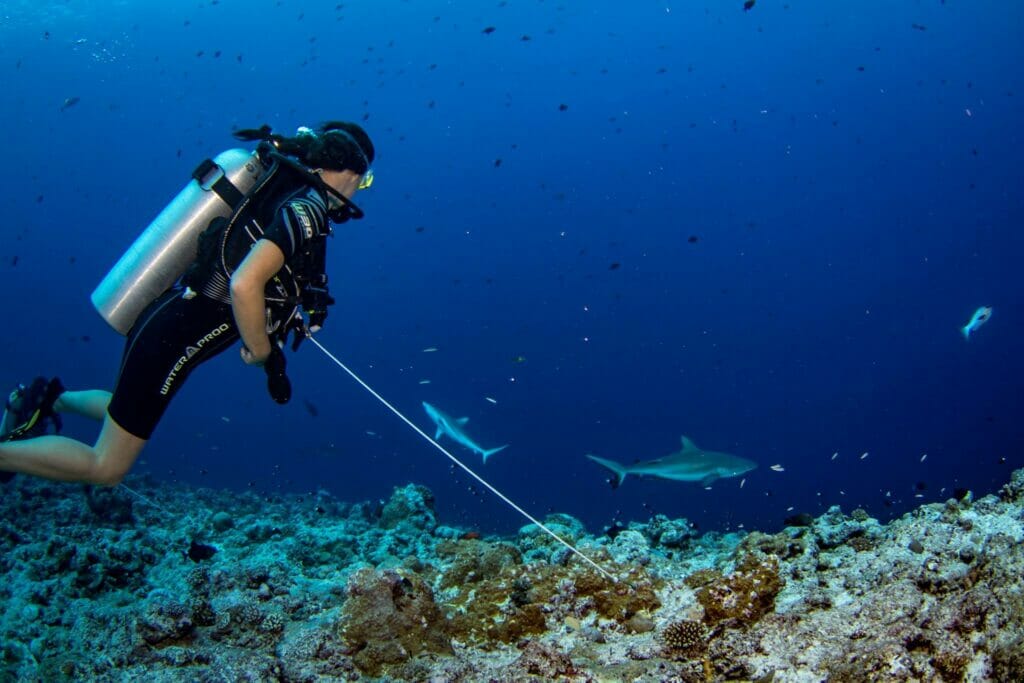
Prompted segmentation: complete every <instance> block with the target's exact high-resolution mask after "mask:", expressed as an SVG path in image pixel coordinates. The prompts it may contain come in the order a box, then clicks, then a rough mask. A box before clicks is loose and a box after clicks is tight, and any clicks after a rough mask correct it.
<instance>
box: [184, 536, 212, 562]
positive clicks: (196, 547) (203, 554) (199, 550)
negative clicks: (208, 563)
mask: <svg viewBox="0 0 1024 683" xmlns="http://www.w3.org/2000/svg"><path fill="white" fill-rule="evenodd" d="M216 554H217V549H216V548H214V547H213V546H212V545H207V544H205V543H196V541H195V539H193V540H192V544H191V545H189V547H188V550H187V551H185V557H187V558H188V559H190V560H192V561H193V562H200V561H202V560H208V559H210V558H211V557H213V556H214V555H216Z"/></svg>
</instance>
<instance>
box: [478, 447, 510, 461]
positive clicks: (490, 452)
mask: <svg viewBox="0 0 1024 683" xmlns="http://www.w3.org/2000/svg"><path fill="white" fill-rule="evenodd" d="M506 448H508V444H505V445H504V446H498V447H497V448H491V449H489V450H486V451H484V464H487V458H489V457H491V456H492V455H494V454H495V453H497V452H498V451H503V450H505V449H506Z"/></svg>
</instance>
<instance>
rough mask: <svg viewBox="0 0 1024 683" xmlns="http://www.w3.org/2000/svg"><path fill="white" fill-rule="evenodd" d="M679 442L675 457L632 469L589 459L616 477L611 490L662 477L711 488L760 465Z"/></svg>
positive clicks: (684, 441) (681, 439) (659, 459)
mask: <svg viewBox="0 0 1024 683" xmlns="http://www.w3.org/2000/svg"><path fill="white" fill-rule="evenodd" d="M679 439H680V441H681V442H682V448H680V449H679V450H678V451H676V452H675V453H669V454H668V455H665V456H662V457H660V458H655V459H654V460H645V461H644V462H638V463H634V464H632V465H623V464H622V463H618V462H615V461H614V460H608V459H607V458H599V457H597V456H596V455H588V456H587V457H588V458H590V459H591V460H593V461H594V462H596V463H597V464H599V465H602V466H604V467H607V468H608V469H610V470H611V471H612V472H614V473H615V479H613V480H612V481H611V485H612V488H617V487H618V486H619V484H621V483H622V481H623V480H624V479H625V478H626V475H627V474H636V475H640V476H648V477H660V478H662V479H671V480H673V481H695V482H699V483H700V485H701V486H710V485H711V484H712V483H713V482H715V481H717V480H719V479H725V478H727V477H738V476H739V475H741V474H744V473H746V472H749V471H751V470H753V469H754V468H756V467H757V463H756V462H754V461H753V460H747V459H746V458H741V457H740V456H738V455H732V454H731V453H720V452H718V451H707V450H704V449H703V448H698V447H697V446H696V445H695V444H694V443H693V442H692V441H690V440H689V439H687V438H686V437H685V436H681V437H679Z"/></svg>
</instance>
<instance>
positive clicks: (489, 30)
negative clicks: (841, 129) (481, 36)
mask: <svg viewBox="0 0 1024 683" xmlns="http://www.w3.org/2000/svg"><path fill="white" fill-rule="evenodd" d="M496 30H497V29H496V28H495V27H494V26H488V27H487V28H485V29H484V30H483V31H481V33H485V34H487V35H491V34H492V33H494V32H495V31H496Z"/></svg>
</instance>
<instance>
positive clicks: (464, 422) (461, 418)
mask: <svg viewBox="0 0 1024 683" xmlns="http://www.w3.org/2000/svg"><path fill="white" fill-rule="evenodd" d="M455 422H456V423H457V424H460V425H464V424H466V423H467V422H469V418H468V417H460V418H459V419H458V420H456V421H455Z"/></svg>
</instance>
